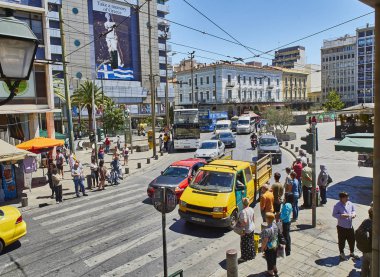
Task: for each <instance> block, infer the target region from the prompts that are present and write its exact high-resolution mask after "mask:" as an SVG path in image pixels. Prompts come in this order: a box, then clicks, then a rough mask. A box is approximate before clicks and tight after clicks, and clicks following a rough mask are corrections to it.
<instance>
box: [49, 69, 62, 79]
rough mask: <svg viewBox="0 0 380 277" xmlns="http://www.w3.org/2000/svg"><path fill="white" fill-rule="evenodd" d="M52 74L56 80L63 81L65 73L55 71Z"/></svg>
mask: <svg viewBox="0 0 380 277" xmlns="http://www.w3.org/2000/svg"><path fill="white" fill-rule="evenodd" d="M52 73H53V76H54V77H55V78H60V79H63V71H58V70H53V72H52Z"/></svg>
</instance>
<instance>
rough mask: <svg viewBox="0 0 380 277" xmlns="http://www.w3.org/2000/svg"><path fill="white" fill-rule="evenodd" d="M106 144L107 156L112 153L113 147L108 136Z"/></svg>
mask: <svg viewBox="0 0 380 277" xmlns="http://www.w3.org/2000/svg"><path fill="white" fill-rule="evenodd" d="M104 144H105V145H106V151H105V152H106V154H108V153H109V152H110V146H111V141H110V139H109V137H108V136H107V137H106V140H105V141H104Z"/></svg>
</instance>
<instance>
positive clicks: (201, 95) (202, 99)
mask: <svg viewBox="0 0 380 277" xmlns="http://www.w3.org/2000/svg"><path fill="white" fill-rule="evenodd" d="M200 94H201V101H202V100H203V92H202V91H201V92H200Z"/></svg>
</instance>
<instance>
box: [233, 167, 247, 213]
mask: <svg viewBox="0 0 380 277" xmlns="http://www.w3.org/2000/svg"><path fill="white" fill-rule="evenodd" d="M246 196H247V186H246V182H245V177H244V171H243V170H240V171H238V172H237V173H236V179H235V199H236V206H237V207H238V209H239V211H241V210H242V209H243V198H244V197H246Z"/></svg>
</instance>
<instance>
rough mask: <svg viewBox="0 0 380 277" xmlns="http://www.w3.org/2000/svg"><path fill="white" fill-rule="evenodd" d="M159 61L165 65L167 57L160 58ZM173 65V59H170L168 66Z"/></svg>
mask: <svg viewBox="0 0 380 277" xmlns="http://www.w3.org/2000/svg"><path fill="white" fill-rule="evenodd" d="M158 60H159V62H160V63H162V64H165V57H162V56H159V57H158ZM171 64H172V58H171V57H168V65H171Z"/></svg>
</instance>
